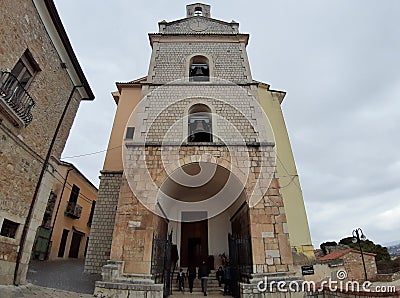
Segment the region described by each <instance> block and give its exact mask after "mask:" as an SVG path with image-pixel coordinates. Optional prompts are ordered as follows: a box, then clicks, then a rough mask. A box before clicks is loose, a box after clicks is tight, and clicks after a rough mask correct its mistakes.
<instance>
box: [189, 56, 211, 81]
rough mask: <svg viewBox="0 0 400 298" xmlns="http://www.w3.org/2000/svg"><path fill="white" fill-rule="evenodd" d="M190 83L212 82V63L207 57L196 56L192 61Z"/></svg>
mask: <svg viewBox="0 0 400 298" xmlns="http://www.w3.org/2000/svg"><path fill="white" fill-rule="evenodd" d="M189 81H190V82H209V81H210V62H209V61H208V58H207V57H205V56H201V55H198V56H194V57H193V58H192V59H190V66H189Z"/></svg>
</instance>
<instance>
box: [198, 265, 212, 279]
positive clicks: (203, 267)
mask: <svg viewBox="0 0 400 298" xmlns="http://www.w3.org/2000/svg"><path fill="white" fill-rule="evenodd" d="M209 274H210V271H209V270H208V267H207V265H206V264H203V265H201V266H200V267H199V274H198V276H199V278H202V277H208V275H209Z"/></svg>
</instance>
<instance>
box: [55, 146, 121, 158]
mask: <svg viewBox="0 0 400 298" xmlns="http://www.w3.org/2000/svg"><path fill="white" fill-rule="evenodd" d="M121 147H122V145H119V146H116V147H113V148H110V149H105V150H100V151H95V152H90V153H83V154H79V155H72V156H65V157H62V159H72V158H78V157H83V156H89V155H95V154H100V153H103V152H108V151H111V150H114V149H117V148H121Z"/></svg>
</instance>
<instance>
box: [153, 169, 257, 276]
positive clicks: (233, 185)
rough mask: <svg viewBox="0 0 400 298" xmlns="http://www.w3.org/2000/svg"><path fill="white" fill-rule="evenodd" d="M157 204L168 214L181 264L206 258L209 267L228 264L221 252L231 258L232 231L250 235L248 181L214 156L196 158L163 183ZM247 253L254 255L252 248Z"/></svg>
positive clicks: (197, 262) (170, 228) (170, 229)
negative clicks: (212, 159) (213, 160)
mask: <svg viewBox="0 0 400 298" xmlns="http://www.w3.org/2000/svg"><path fill="white" fill-rule="evenodd" d="M201 173H203V174H204V175H209V177H208V179H205V177H204V175H201ZM192 178H193V181H194V183H191V182H193V181H192ZM196 178H197V179H196ZM199 181H201V182H204V183H197V182H199ZM158 206H159V208H161V209H162V212H163V213H164V215H165V216H166V217H167V218H168V219H169V224H168V231H169V232H170V231H173V242H174V244H176V245H177V247H178V252H179V260H178V266H181V267H187V266H189V265H194V266H199V265H200V264H201V263H202V261H206V262H208V265H209V267H211V268H210V269H213V268H214V267H215V266H218V265H223V264H222V263H221V259H222V258H221V256H223V255H224V256H226V257H227V258H228V259H229V251H230V247H229V241H228V235H236V237H241V236H247V237H248V236H249V235H250V229H249V214H248V205H247V202H246V193H245V188H244V186H243V184H242V183H241V181H240V180H239V179H238V178H237V177H236V176H235V175H234V174H233V173H232V172H231V171H229V170H228V169H226V168H225V167H222V166H220V165H216V164H214V163H211V162H201V163H198V162H193V163H190V164H186V165H184V166H182V167H181V168H180V169H178V170H176V171H175V172H173V173H172V174H171V175H170V176H169V177H168V178H167V179H166V180H165V181H164V183H163V184H162V186H161V188H160V192H159V196H158ZM247 253H248V255H249V258H246V259H249V260H251V249H249V250H248V251H247Z"/></svg>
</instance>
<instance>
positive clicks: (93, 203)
mask: <svg viewBox="0 0 400 298" xmlns="http://www.w3.org/2000/svg"><path fill="white" fill-rule="evenodd" d="M94 208H96V201H92V207H91V209H90V215H89V219H88V222H87V225H88V227H90V226H91V225H92V221H93V214H94Z"/></svg>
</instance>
